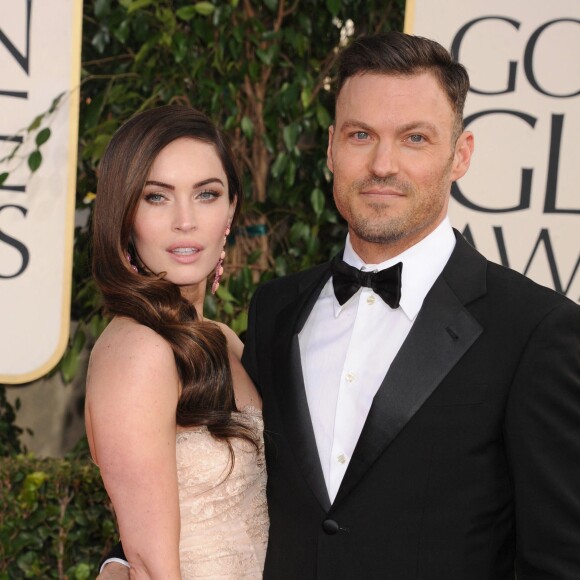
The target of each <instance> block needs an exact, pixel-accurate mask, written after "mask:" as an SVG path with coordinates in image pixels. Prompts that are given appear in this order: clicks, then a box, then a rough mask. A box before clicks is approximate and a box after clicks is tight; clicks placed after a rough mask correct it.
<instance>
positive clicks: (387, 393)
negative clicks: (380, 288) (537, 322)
mask: <svg viewBox="0 0 580 580" xmlns="http://www.w3.org/2000/svg"><path fill="white" fill-rule="evenodd" d="M457 244H458V246H459V247H457V246H456V252H454V254H456V255H455V256H452V258H454V264H451V267H450V268H446V270H448V274H449V275H448V276H447V278H446V277H445V274H446V272H445V271H444V273H443V275H442V276H440V277H439V278H438V280H437V281H436V282H435V284H434V286H433V288H432V289H431V290H430V292H429V294H428V295H427V297H426V298H425V302H424V303H423V306H422V308H421V311H420V313H419V315H418V317H417V320H416V321H415V323H414V325H413V327H412V329H411V332H410V333H409V336H408V337H407V339H406V340H405V342H404V343H403V346H402V347H401V349H400V351H399V353H398V354H397V356H396V357H395V360H394V361H393V363H392V365H391V367H390V369H389V372H388V373H387V376H386V377H385V379H384V381H383V383H382V385H381V387H380V388H379V390H378V392H377V394H376V395H375V397H374V399H373V404H372V406H371V409H370V411H369V415H368V417H367V420H366V422H365V425H364V427H363V430H362V433H361V435H360V438H359V441H358V443H357V446H356V448H355V451H354V453H353V456H352V458H351V461H350V463H349V466H348V469H347V471H346V473H345V476H344V479H343V481H342V485H341V487H340V489H339V491H338V494H337V497H336V500H335V503H336V502H339V501H340V500H341V498H343V497H345V496H346V495H347V494H348V493H349V491H350V490H351V489H352V488H353V487H354V486H355V485H356V484H357V482H358V481H359V480H360V478H361V477H362V476H363V475H364V473H365V472H366V471H367V470H368V468H369V467H370V466H371V465H372V463H373V462H374V461H375V460H376V459H377V457H378V456H379V455H380V454H381V453H382V452H383V451H384V449H385V448H386V447H387V446H388V445H389V444H390V443H391V442H392V441H393V439H394V438H395V437H396V436H397V435H398V434H399V433H400V431H401V430H402V429H403V427H404V426H405V425H406V424H407V423H408V422H409V421H410V420H411V418H412V417H413V415H414V414H415V413H416V412H417V411H418V410H419V408H420V407H421V405H423V403H424V402H425V401H426V400H427V399H428V398H429V396H430V395H431V394H432V393H433V391H434V390H435V389H436V388H437V386H438V385H439V384H440V383H441V381H442V380H443V378H444V377H445V376H446V375H447V374H448V372H449V371H450V370H451V368H452V367H453V366H454V365H455V364H456V363H457V362H458V361H459V360H460V359H461V357H462V356H463V355H464V353H465V352H466V351H467V350H468V349H469V347H470V346H471V345H472V344H473V343H474V342H475V341H476V339H477V338H478V336H479V335H480V334H481V332H482V328H481V326H480V325H479V323H478V322H477V321H476V320H475V319H474V318H473V317H472V316H471V314H470V313H469V312H468V311H467V309H466V308H465V307H464V305H463V302H464V300H463V298H466V299H468V300H469V299H473V298H475V297H476V296H478V295H481V294H482V293H484V292H485V260H484V259H483V258H482V257H481V256H479V254H476V253H475V251H474V250H473V249H471V248H470V247H469V248H467V247H466V246H467V243H466V242H465V241H463V240H458V242H457ZM466 260H467V262H466V263H465V264H463V266H461V267H459V268H457V267H456V265H460V264H461V263H463V262H465V261H466ZM470 260H471V261H470ZM450 262H451V260H450ZM448 266H449V265H448ZM461 271H462V274H460V275H459V276H458V275H457V274H459V272H461ZM470 276H474V277H475V278H473V277H471V278H470ZM449 278H451V279H452V280H454V281H455V282H457V285H458V287H461V286H463V288H462V289H461V291H459V292H457V291H456V288H454V289H453V290H452V289H451V287H450V285H449V284H448V282H447V281H446V280H448V279H449ZM454 285H455V284H454ZM462 295H463V296H462Z"/></svg>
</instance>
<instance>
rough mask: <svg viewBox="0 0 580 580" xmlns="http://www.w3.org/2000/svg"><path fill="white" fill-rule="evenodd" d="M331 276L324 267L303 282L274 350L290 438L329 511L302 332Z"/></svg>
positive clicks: (281, 319) (284, 314)
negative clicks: (308, 392) (300, 340)
mask: <svg viewBox="0 0 580 580" xmlns="http://www.w3.org/2000/svg"><path fill="white" fill-rule="evenodd" d="M329 277H330V268H329V267H325V268H323V269H322V271H321V275H319V276H317V277H316V279H314V280H311V281H310V282H309V283H308V282H307V283H305V284H303V285H302V286H301V287H300V288H299V291H298V295H297V298H296V300H295V301H293V302H291V303H289V304H288V305H287V306H286V308H284V309H283V310H281V311H280V313H279V314H278V317H277V320H276V327H275V328H276V339H275V343H274V345H273V349H272V352H273V355H274V356H273V361H272V365H273V366H272V368H273V376H274V384H275V385H276V392H277V400H278V407H279V411H280V416H281V417H282V422H283V424H284V430H285V433H286V437H287V440H288V442H289V444H290V446H291V447H292V449H293V451H294V455H295V457H296V461H297V462H298V464H299V465H300V468H301V470H302V474H303V476H304V478H305V479H306V481H307V483H308V485H309V486H310V488H311V490H312V492H313V493H314V495H315V496H316V498H317V499H318V501H319V502H320V505H321V506H322V507H323V508H324V509H325V510H328V509H329V508H330V499H329V497H328V490H327V489H326V483H325V481H324V475H323V473H322V468H321V466H320V457H319V455H318V449H317V447H316V440H315V437H314V430H313V428H312V421H311V418H310V412H309V410H308V401H307V399H306V391H305V388H304V377H303V374H302V364H301V361H300V348H299V344H298V333H299V332H300V330H302V327H303V326H304V323H305V322H306V319H307V318H308V315H309V314H310V312H311V310H312V308H313V307H314V304H315V302H316V299H317V298H318V295H319V294H320V292H321V290H322V288H323V286H324V284H325V283H326V281H327V280H328V278H329Z"/></svg>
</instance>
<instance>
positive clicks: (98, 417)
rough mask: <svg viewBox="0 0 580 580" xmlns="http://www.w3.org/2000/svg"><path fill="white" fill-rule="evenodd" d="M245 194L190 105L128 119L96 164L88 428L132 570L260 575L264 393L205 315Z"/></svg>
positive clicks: (232, 340)
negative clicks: (104, 319) (209, 287)
mask: <svg viewBox="0 0 580 580" xmlns="http://www.w3.org/2000/svg"><path fill="white" fill-rule="evenodd" d="M241 197H242V190H241V185H240V179H239V176H238V173H237V170H236V166H235V164H234V161H233V157H232V154H231V151H230V149H229V147H228V146H227V144H226V143H225V141H224V138H223V136H222V135H221V133H220V132H219V131H218V130H217V129H216V128H215V127H214V126H213V125H212V123H211V122H210V121H209V120H208V119H207V117H205V115H203V114H201V113H199V112H198V111H195V110H193V109H190V108H186V107H179V106H165V107H160V108H157V109H153V110H150V111H147V112H144V113H141V114H139V115H137V116H136V117H134V118H133V119H131V120H130V121H128V122H127V123H125V124H124V125H123V126H122V127H121V128H120V129H119V130H118V131H117V133H116V134H115V135H114V136H113V138H112V140H111V142H110V144H109V146H108V148H107V150H106V152H105V154H104V156H103V159H102V161H101V164H100V167H99V183H98V187H97V199H96V206H95V212H94V216H93V272H94V277H95V280H96V282H97V284H98V286H99V288H100V290H101V292H102V295H103V299H104V304H105V307H106V310H107V312H108V313H109V314H110V315H111V316H112V320H111V322H110V324H109V325H108V327H107V329H106V330H105V331H104V332H103V334H102V335H101V337H100V338H99V340H98V341H97V343H96V345H95V347H94V349H93V351H92V354H91V361H90V365H89V373H88V378H87V396H86V427H87V435H88V440H89V445H90V449H91V454H92V457H93V459H94V461H95V462H96V463H97V464H98V466H99V468H100V470H101V474H102V478H103V481H104V484H105V487H106V489H107V492H108V493H109V496H110V497H111V500H112V502H113V506H114V508H115V512H116V516H117V520H118V525H119V531H120V536H121V542H122V545H123V549H124V552H125V556H126V558H127V560H128V562H129V564H130V565H131V569H130V577H131V578H136V579H140V578H164V579H179V578H184V579H194V578H195V579H197V578H236V579H237V578H255V579H258V578H261V577H262V569H263V564H264V558H265V549H266V542H267V530H268V517H267V510H266V499H265V478H266V475H265V466H264V459H263V440H262V429H263V424H262V421H261V411H260V406H261V403H260V398H259V396H258V394H257V392H256V390H255V388H254V385H253V384H252V382H251V381H250V379H249V377H248V376H247V374H246V373H245V371H244V369H243V367H242V366H241V364H240V357H241V351H242V344H241V342H240V340H239V339H238V338H237V336H236V335H235V333H234V332H233V331H232V330H231V329H229V328H228V327H227V326H225V325H223V324H219V323H214V322H210V321H207V320H204V318H203V302H204V296H205V291H206V282H207V278H208V276H210V274H211V275H213V276H214V278H213V291H214V292H215V289H216V288H217V285H218V284H219V278H220V276H221V274H222V271H223V268H222V263H223V257H224V244H225V241H226V237H227V235H228V233H229V230H230V226H231V224H232V222H233V221H234V220H235V218H236V215H237V213H238V210H239V207H240V206H241V202H242V199H241ZM214 270H215V274H213V272H214Z"/></svg>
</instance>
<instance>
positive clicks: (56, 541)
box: [0, 454, 118, 580]
mask: <svg viewBox="0 0 580 580" xmlns="http://www.w3.org/2000/svg"><path fill="white" fill-rule="evenodd" d="M84 455H85V457H86V454H84ZM117 539H118V536H117V533H116V530H115V524H114V516H113V513H112V508H111V504H110V501H109V499H108V497H107V495H106V493H105V490H104V488H103V485H102V482H101V478H100V475H99V471H98V469H97V468H96V467H95V466H94V465H93V464H92V463H90V462H89V461H88V460H87V459H86V458H78V457H75V456H74V455H71V456H70V457H68V458H66V459H36V458H34V457H31V456H24V455H18V456H15V457H10V458H1V459H0V580H8V579H10V580H17V579H20V578H47V579H48V578H58V579H62V580H64V579H66V578H68V579H69V580H70V579H76V580H83V579H88V578H94V577H95V576H96V574H97V566H98V563H99V561H100V559H101V558H102V556H103V555H104V554H106V553H107V551H108V550H110V548H111V547H112V545H113V544H114V543H115V542H116V541H117Z"/></svg>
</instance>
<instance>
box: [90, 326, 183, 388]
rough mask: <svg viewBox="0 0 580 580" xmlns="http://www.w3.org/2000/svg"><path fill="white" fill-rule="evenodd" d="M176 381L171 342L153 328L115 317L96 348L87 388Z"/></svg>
mask: <svg viewBox="0 0 580 580" xmlns="http://www.w3.org/2000/svg"><path fill="white" fill-rule="evenodd" d="M148 375H149V376H152V377H155V378H156V379H157V380H159V379H163V381H164V382H165V381H167V380H169V381H171V382H173V380H174V379H175V378H176V376H177V371H176V368H175V358H174V356H173V350H172V349H171V346H170V345H169V343H168V342H167V341H166V340H165V339H164V338H163V337H162V336H160V335H159V334H157V333H156V332H155V331H154V330H152V329H151V328H149V327H147V326H144V325H142V324H139V323H138V322H135V321H134V320H131V319H130V318H120V317H119V318H114V319H113V320H112V321H111V322H110V323H109V325H108V326H107V328H106V329H105V331H104V332H103V333H102V334H101V336H100V337H99V339H98V340H97V342H96V343H95V346H94V347H93V349H92V352H91V357H90V362H89V372H88V377H87V385H92V384H94V383H97V384H100V385H106V384H107V383H109V384H114V383H118V382H120V381H122V382H124V383H126V384H135V383H134V381H130V379H140V381H139V382H140V383H142V382H148V381H143V379H145V378H146V377H147V376H148Z"/></svg>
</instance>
